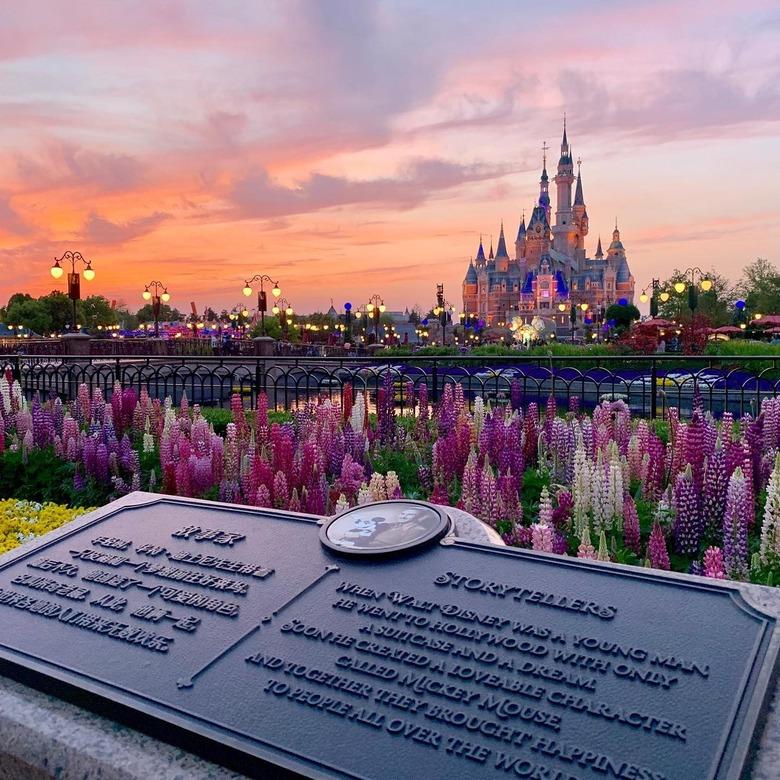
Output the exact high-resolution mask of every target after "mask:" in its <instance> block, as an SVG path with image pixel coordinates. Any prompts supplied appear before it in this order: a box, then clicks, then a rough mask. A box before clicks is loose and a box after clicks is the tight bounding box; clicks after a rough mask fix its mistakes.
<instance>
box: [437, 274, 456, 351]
mask: <svg viewBox="0 0 780 780" xmlns="http://www.w3.org/2000/svg"><path fill="white" fill-rule="evenodd" d="M454 311H455V308H454V307H453V306H452V304H450V303H449V301H445V300H444V285H443V284H437V285H436V306H435V307H434V309H433V313H434V314H435V315H436V316H437V317H438V318H439V323H440V324H441V343H442V346H445V347H446V346H447V320H448V319H449V318H451V317H452V312H454Z"/></svg>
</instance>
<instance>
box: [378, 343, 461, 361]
mask: <svg viewBox="0 0 780 780" xmlns="http://www.w3.org/2000/svg"><path fill="white" fill-rule="evenodd" d="M410 355H414V356H415V357H451V356H455V355H460V350H459V349H458V348H457V347H420V349H417V350H414V349H412V348H411V347H409V346H398V347H386V348H385V349H383V350H382V351H381V352H377V357H383V358H384V357H408V356H410Z"/></svg>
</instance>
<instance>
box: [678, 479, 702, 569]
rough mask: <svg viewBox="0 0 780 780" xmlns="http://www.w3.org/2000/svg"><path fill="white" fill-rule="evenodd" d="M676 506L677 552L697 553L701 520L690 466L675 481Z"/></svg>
mask: <svg viewBox="0 0 780 780" xmlns="http://www.w3.org/2000/svg"><path fill="white" fill-rule="evenodd" d="M674 507H675V512H676V519H675V523H674V540H675V547H676V549H677V552H678V553H680V554H681V555H695V554H696V553H697V551H698V549H699V540H700V539H701V521H700V515H699V502H698V498H697V495H696V485H695V484H694V481H693V476H692V470H691V467H690V466H687V467H686V469H685V471H684V472H683V473H682V474H678V475H677V479H676V481H675V483H674Z"/></svg>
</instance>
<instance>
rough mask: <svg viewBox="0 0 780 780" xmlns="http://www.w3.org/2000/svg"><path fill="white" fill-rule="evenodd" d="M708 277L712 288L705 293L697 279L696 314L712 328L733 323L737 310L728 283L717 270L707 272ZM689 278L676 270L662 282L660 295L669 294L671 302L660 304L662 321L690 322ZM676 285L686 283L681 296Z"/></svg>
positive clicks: (659, 314)
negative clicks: (675, 287) (734, 311)
mask: <svg viewBox="0 0 780 780" xmlns="http://www.w3.org/2000/svg"><path fill="white" fill-rule="evenodd" d="M706 278H707V279H709V280H710V281H711V282H712V287H711V288H710V289H709V290H707V291H706V292H705V291H704V290H702V289H701V286H700V280H699V278H698V276H697V278H696V294H695V300H696V308H695V313H696V314H697V315H699V316H701V317H704V318H705V319H706V320H707V321H708V322H709V323H710V325H712V326H713V327H717V326H719V325H725V324H726V323H728V322H731V319H732V316H733V309H734V300H735V292H734V289H733V287H732V285H731V283H730V282H729V280H728V279H727V278H726V277H725V276H722V275H721V274H719V273H716V272H715V271H714V270H710V271H708V272H706ZM690 281H691V280H690V276H686V275H685V274H683V272H682V271H680V270H678V269H676V268H675V269H674V272H673V273H672V275H671V276H670V277H669V278H668V279H666V280H665V281H663V282H661V285H660V288H659V294H660V293H663V292H667V293H669V300H668V301H662V300H660V299H659V301H658V316H659V317H661V318H662V319H667V320H676V321H677V322H687V321H688V320H690V319H691V309H690V306H689V300H690V299H689V293H688V286H689V285H690ZM677 282H682V283H683V284H685V289H684V290H683V292H682V293H678V292H677V291H676V290H675V289H674V285H675V284H676V283H677Z"/></svg>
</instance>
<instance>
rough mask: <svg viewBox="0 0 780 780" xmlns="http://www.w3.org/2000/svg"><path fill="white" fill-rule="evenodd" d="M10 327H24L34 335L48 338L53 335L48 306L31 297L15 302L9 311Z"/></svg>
mask: <svg viewBox="0 0 780 780" xmlns="http://www.w3.org/2000/svg"><path fill="white" fill-rule="evenodd" d="M7 320H8V324H9V325H24V327H25V328H29V329H30V330H31V331H33V332H34V333H38V334H39V335H41V336H47V335H48V334H49V333H51V329H52V324H51V317H50V316H49V312H48V310H47V309H46V306H44V304H42V303H41V302H40V301H36V300H33V299H32V298H30V297H29V296H28V297H27V299H26V300H18V299H17V300H15V301H14V302H13V303H12V304H11V305H10V306H9V307H8V310H7Z"/></svg>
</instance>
